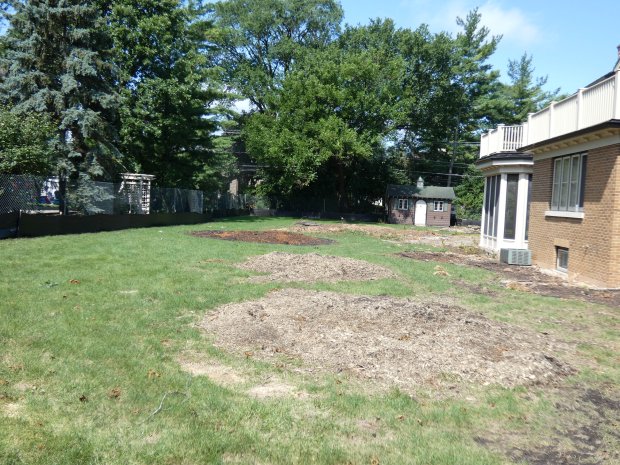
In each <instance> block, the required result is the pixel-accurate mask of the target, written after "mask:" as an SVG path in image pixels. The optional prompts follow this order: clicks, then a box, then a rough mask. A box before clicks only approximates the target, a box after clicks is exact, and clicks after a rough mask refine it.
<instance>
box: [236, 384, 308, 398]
mask: <svg viewBox="0 0 620 465" xmlns="http://www.w3.org/2000/svg"><path fill="white" fill-rule="evenodd" d="M248 394H249V395H250V397H254V398H255V399H273V398H279V397H297V398H300V399H302V398H307V397H308V393H306V392H304V391H298V390H297V388H296V387H295V386H293V385H291V384H287V383H282V382H279V381H272V382H270V383H267V384H261V385H258V386H254V387H253V388H251V389H249V390H248Z"/></svg>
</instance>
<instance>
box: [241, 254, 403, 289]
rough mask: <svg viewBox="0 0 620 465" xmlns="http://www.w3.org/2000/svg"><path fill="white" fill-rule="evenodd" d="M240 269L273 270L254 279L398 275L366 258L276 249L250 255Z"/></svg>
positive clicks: (353, 278)
mask: <svg viewBox="0 0 620 465" xmlns="http://www.w3.org/2000/svg"><path fill="white" fill-rule="evenodd" d="M239 268H242V269H244V270H251V271H258V272H261V273H269V274H268V275H267V276H253V277H251V278H250V281H252V282H270V281H271V282H273V281H276V282H291V281H304V282H316V281H370V280H373V279H383V278H391V277H393V276H394V273H392V272H391V271H390V270H388V269H387V268H384V267H382V266H378V265H373V264H372V263H368V262H365V261H362V260H355V259H353V258H346V257H334V256H329V255H319V254H317V253H309V254H291V253H284V252H272V253H268V254H266V255H257V256H254V257H250V258H249V259H248V260H247V261H246V262H244V263H242V264H241V265H239Z"/></svg>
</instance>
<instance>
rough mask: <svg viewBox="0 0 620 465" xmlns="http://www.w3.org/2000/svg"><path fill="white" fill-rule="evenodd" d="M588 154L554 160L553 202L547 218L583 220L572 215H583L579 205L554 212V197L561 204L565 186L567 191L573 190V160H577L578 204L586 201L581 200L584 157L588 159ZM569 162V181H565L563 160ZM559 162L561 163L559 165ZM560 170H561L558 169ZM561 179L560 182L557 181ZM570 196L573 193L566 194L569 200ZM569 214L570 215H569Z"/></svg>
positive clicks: (571, 155) (546, 213)
mask: <svg viewBox="0 0 620 465" xmlns="http://www.w3.org/2000/svg"><path fill="white" fill-rule="evenodd" d="M587 155H588V152H581V153H572V154H569V155H563V156H561V157H556V158H554V159H553V177H552V186H551V200H550V201H549V206H550V209H549V210H547V211H546V212H545V216H558V217H564V218H583V216H573V215H570V214H571V213H581V214H583V207H581V206H579V205H575V206H574V207H573V206H572V205H571V206H567V209H566V210H564V209H562V210H559V209H558V210H554V209H553V199H554V197H556V194H557V197H558V203H560V202H561V199H560V198H559V197H560V196H561V191H562V189H563V187H562V186H563V185H566V188H567V189H571V179H572V168H573V164H572V160H573V159H575V158H577V159H578V160H579V161H578V164H579V171H578V177H577V185H576V186H575V187H576V190H577V202H578V203H582V202H583V200H584V199H582V198H581V193H582V189H583V186H582V180H583V167H584V165H583V160H584V157H587ZM565 159H567V160H569V162H568V163H569V171H568V180H566V181H565V180H564V179H563V178H562V169H563V168H562V165H563V160H565ZM558 162H559V163H558ZM558 168H559V169H558ZM586 169H587V168H586ZM558 178H559V181H557V180H558ZM556 189H559V190H560V191H559V192H557V191H556ZM570 194H571V192H570V191H568V192H567V193H566V196H567V199H568V198H570ZM549 212H555V213H558V214H557V215H553V214H548V213H549ZM567 213H568V214H567Z"/></svg>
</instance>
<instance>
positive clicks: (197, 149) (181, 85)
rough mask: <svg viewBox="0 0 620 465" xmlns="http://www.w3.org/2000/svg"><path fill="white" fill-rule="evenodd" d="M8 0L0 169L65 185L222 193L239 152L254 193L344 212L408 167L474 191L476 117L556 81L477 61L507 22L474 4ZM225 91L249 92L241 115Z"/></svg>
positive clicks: (538, 95) (240, 96)
mask: <svg viewBox="0 0 620 465" xmlns="http://www.w3.org/2000/svg"><path fill="white" fill-rule="evenodd" d="M2 7H3V8H2V9H1V10H2V11H3V12H4V17H5V18H6V21H7V25H8V28H7V29H6V31H5V33H4V34H3V35H2V36H1V37H0V104H2V105H3V108H2V111H0V116H1V117H2V121H4V123H3V124H4V132H2V130H0V138H1V139H0V141H2V143H3V145H4V146H5V147H4V149H2V150H1V151H0V163H1V164H0V168H1V169H2V170H3V171H10V172H16V171H19V170H24V171H38V172H42V171H45V170H46V169H48V170H55V171H56V172H57V173H58V174H59V175H60V177H61V179H65V180H66V181H67V182H68V183H69V184H71V183H72V182H73V183H77V182H78V181H81V182H88V181H92V180H94V179H98V178H106V179H111V178H114V177H115V176H117V174H118V173H120V172H126V171H134V172H135V171H138V172H144V173H147V174H154V175H155V176H156V181H155V182H156V183H157V184H159V185H162V186H174V187H189V188H199V189H203V190H223V189H225V186H226V184H227V183H228V181H230V179H231V178H232V177H233V176H234V173H235V171H236V168H235V161H236V160H239V161H240V160H243V163H251V164H254V165H255V166H256V167H257V169H258V173H257V174H256V176H255V179H254V181H255V182H254V183H253V187H251V188H252V189H254V191H256V192H258V193H260V194H265V195H268V196H271V197H278V198H285V199H286V198H288V199H294V198H306V199H307V198H311V197H322V198H326V197H334V198H335V201H336V202H337V204H338V207H339V208H340V209H343V210H347V209H353V208H356V205H360V202H363V203H366V204H370V203H371V202H373V201H374V200H375V199H377V198H378V197H380V196H381V194H382V192H383V191H384V189H385V185H386V184H387V183H406V182H414V181H415V180H416V179H417V178H418V177H419V176H422V177H424V178H425V180H426V182H427V184H444V183H452V182H455V181H458V180H459V179H461V176H462V175H464V174H466V175H467V176H466V177H465V178H463V179H464V180H465V181H464V182H463V185H464V186H467V185H470V187H471V189H470V190H472V189H473V190H476V191H478V190H479V186H478V184H479V183H478V184H476V181H475V179H476V178H475V177H476V175H475V174H472V173H473V172H470V171H468V167H469V166H470V165H471V164H472V162H473V161H474V160H475V158H476V156H477V148H476V143H477V142H478V140H479V135H480V133H481V131H483V130H486V129H487V128H489V127H491V126H494V125H496V124H497V123H500V122H501V123H507V124H511V123H518V122H521V121H523V120H524V119H525V118H526V117H527V114H528V113H530V112H532V111H536V110H538V109H539V108H540V107H541V106H543V105H545V104H546V103H547V102H548V101H549V100H550V99H552V98H554V97H555V96H556V95H557V91H555V92H547V91H545V90H544V86H545V83H546V78H535V77H534V69H533V66H532V58H531V56H528V55H527V54H524V55H523V56H522V57H521V58H520V59H519V60H514V61H513V60H511V61H510V62H509V66H508V79H509V81H508V82H507V83H503V82H502V81H501V80H500V73H499V71H497V70H495V69H493V67H492V66H491V65H490V64H489V58H490V57H491V56H492V55H493V53H494V52H495V50H496V48H497V45H498V43H499V41H500V40H501V37H497V36H492V35H491V34H490V32H489V30H488V29H487V28H486V27H484V26H482V22H481V15H480V13H479V12H478V10H473V11H471V12H470V13H469V14H468V15H467V16H466V17H465V18H456V22H457V24H458V26H459V28H460V30H459V32H457V33H456V34H449V33H446V32H432V31H431V30H430V29H429V27H428V26H427V25H420V26H419V27H418V28H416V29H410V28H397V27H396V26H395V25H394V23H393V21H391V20H381V19H375V20H371V21H369V22H368V24H365V25H357V26H350V25H343V23H342V20H343V11H342V8H341V6H340V4H339V3H338V1H337V0H227V1H219V2H214V3H209V4H204V3H202V2H201V1H199V0H190V1H182V0H161V1H156V0H127V1H121V0H97V1H95V2H86V1H85V0H63V1H60V0H10V1H9V2H2ZM235 101H245V102H249V106H248V107H247V108H246V111H245V113H244V114H238V113H237V112H235V110H234V108H233V107H232V103H233V102H235ZM16 118H17V119H16ZM19 118H22V121H24V124H23V126H22V127H19V128H18V127H16V126H15V121H18V119H19ZM6 128H11V129H6ZM50 131H51V132H50ZM9 147H10V148H9ZM468 183H469V184H468ZM248 188H250V187H248ZM464 189H469V188H467V187H462V188H461V189H460V192H464ZM476 195H477V196H479V193H478V194H476ZM463 196H464V197H467V196H466V195H465V194H463ZM475 201H476V200H475V199H469V198H468V200H467V202H468V203H470V204H475ZM472 202H473V203H472Z"/></svg>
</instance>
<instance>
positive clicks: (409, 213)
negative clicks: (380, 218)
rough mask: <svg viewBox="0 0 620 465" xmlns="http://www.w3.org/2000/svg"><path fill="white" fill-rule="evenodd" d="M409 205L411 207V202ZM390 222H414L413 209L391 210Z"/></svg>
mask: <svg viewBox="0 0 620 465" xmlns="http://www.w3.org/2000/svg"><path fill="white" fill-rule="evenodd" d="M409 207H411V202H410V205H409ZM389 222H390V223H393V224H405V223H406V224H413V210H411V209H410V210H397V209H396V208H394V209H392V210H390V219H389Z"/></svg>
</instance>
